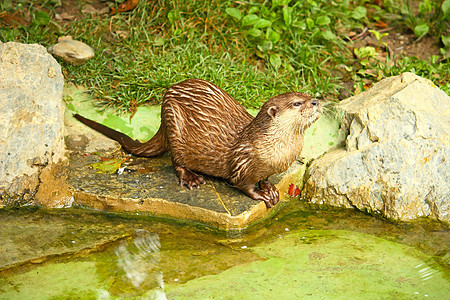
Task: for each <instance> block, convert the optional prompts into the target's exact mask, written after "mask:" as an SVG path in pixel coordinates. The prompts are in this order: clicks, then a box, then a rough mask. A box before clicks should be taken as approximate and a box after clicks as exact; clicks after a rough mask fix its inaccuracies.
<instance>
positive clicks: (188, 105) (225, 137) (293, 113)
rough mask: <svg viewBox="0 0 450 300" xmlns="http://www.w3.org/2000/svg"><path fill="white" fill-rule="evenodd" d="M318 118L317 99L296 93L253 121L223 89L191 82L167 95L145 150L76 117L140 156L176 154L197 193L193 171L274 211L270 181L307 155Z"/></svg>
mask: <svg viewBox="0 0 450 300" xmlns="http://www.w3.org/2000/svg"><path fill="white" fill-rule="evenodd" d="M294 103H297V104H295V105H294ZM319 115H320V104H319V102H318V101H317V100H315V99H311V97H310V96H309V95H308V94H304V93H296V92H290V93H285V94H281V95H278V96H275V97H273V98H271V99H269V100H268V101H267V102H266V103H265V104H264V105H263V107H262V108H261V110H260V112H259V113H258V115H257V116H256V117H255V118H254V117H252V116H251V115H250V114H249V113H248V112H247V111H246V110H245V109H244V108H243V107H242V106H241V105H240V104H239V103H238V102H237V101H236V100H235V99H234V98H233V97H231V96H230V95H229V94H228V93H227V92H225V91H223V90H222V89H220V88H219V87H217V86H216V85H214V84H212V83H210V82H208V81H205V80H200V79H188V80H185V81H183V82H180V83H178V84H175V85H173V86H172V87H170V88H169V89H168V90H167V92H166V94H165V96H164V100H163V103H162V106H161V126H160V128H159V130H158V132H157V133H156V134H155V136H154V137H153V138H152V139H150V140H149V141H147V142H145V143H141V142H140V141H136V140H133V139H131V138H129V137H128V136H126V135H124V134H122V133H119V132H117V131H115V130H112V129H110V128H107V127H105V126H103V125H101V124H98V123H96V122H94V121H91V120H88V119H85V118H83V117H81V116H79V115H76V118H77V119H78V120H80V121H81V122H83V123H85V124H86V125H88V126H90V127H92V128H94V129H96V130H97V131H99V132H102V133H103V134H105V135H106V136H108V137H110V138H112V139H115V140H117V141H118V142H119V143H120V144H121V145H122V146H123V147H124V148H125V149H126V150H127V151H128V152H130V153H132V154H134V155H137V156H146V157H151V156H156V155H160V154H163V153H164V152H166V151H170V152H171V158H172V163H173V166H174V168H175V171H176V173H177V175H178V177H179V178H180V184H181V185H186V186H187V187H188V188H190V189H191V188H192V187H199V186H200V185H201V184H203V183H204V182H205V181H204V180H203V177H202V176H200V175H197V174H195V173H193V171H196V172H200V173H203V174H207V175H212V176H216V177H222V178H225V179H227V180H228V181H229V182H230V183H231V184H233V185H234V186H236V187H237V188H239V189H241V190H242V191H243V192H244V193H246V194H247V195H248V196H250V197H251V198H253V199H256V200H262V201H264V202H265V203H266V205H267V206H268V207H271V206H272V205H274V204H276V203H277V202H278V198H279V195H278V191H277V189H276V188H275V187H274V186H273V185H272V184H271V183H270V182H269V181H268V180H267V178H268V177H269V176H271V175H273V174H275V173H280V172H283V171H285V170H286V169H287V168H288V167H289V165H290V164H291V163H292V162H293V161H294V160H295V159H297V158H298V157H299V156H300V153H301V150H302V147H303V131H304V130H305V129H306V128H307V127H309V125H310V124H311V123H313V122H314V121H315V120H316V119H317V118H318V117H319ZM256 184H258V185H259V188H256V187H255V185H256Z"/></svg>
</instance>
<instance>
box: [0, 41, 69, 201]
mask: <svg viewBox="0 0 450 300" xmlns="http://www.w3.org/2000/svg"><path fill="white" fill-rule="evenodd" d="M63 84H64V81H63V76H62V73H61V68H60V66H59V65H58V63H57V62H56V60H55V59H54V58H53V57H52V56H51V55H50V54H48V53H47V51H46V49H45V48H44V47H42V46H40V45H37V44H33V45H24V44H19V43H14V42H9V43H1V42H0V204H1V202H2V200H3V202H5V201H7V200H8V199H14V198H17V197H19V198H23V197H26V198H28V199H31V198H32V196H33V195H34V191H35V190H36V187H37V185H38V184H39V172H40V170H41V169H42V168H43V167H44V166H46V165H49V164H52V163H53V162H57V161H58V160H59V159H61V158H62V157H63V155H64V141H63V136H64V132H63V129H64V123H63V121H64V120H63V114H64V106H63V103H62V101H61V99H62V89H63Z"/></svg>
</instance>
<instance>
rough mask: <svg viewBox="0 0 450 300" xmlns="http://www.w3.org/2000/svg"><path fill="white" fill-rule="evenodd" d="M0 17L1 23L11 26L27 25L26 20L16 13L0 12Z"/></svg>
mask: <svg viewBox="0 0 450 300" xmlns="http://www.w3.org/2000/svg"><path fill="white" fill-rule="evenodd" d="M0 19H1V20H2V22H3V23H5V24H6V25H8V26H11V27H17V26H18V25H22V26H27V25H28V24H29V22H27V20H25V19H24V18H22V17H20V16H18V15H16V14H15V13H14V14H11V13H9V12H3V13H0Z"/></svg>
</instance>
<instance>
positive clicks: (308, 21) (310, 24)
mask: <svg viewBox="0 0 450 300" xmlns="http://www.w3.org/2000/svg"><path fill="white" fill-rule="evenodd" d="M306 26H308V28H309V29H313V28H314V20H313V19H311V18H306Z"/></svg>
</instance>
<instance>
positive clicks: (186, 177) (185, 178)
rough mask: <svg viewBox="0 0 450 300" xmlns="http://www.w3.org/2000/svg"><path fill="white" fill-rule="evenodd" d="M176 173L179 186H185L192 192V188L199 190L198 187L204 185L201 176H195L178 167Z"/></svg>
mask: <svg viewBox="0 0 450 300" xmlns="http://www.w3.org/2000/svg"><path fill="white" fill-rule="evenodd" d="M176 171H177V174H178V177H179V178H180V185H181V186H186V187H187V188H188V189H190V190H192V188H194V187H196V188H200V185H202V184H205V179H203V176H201V175H197V174H195V173H194V172H192V171H190V170H188V169H186V168H182V167H178V168H177V169H176Z"/></svg>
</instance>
